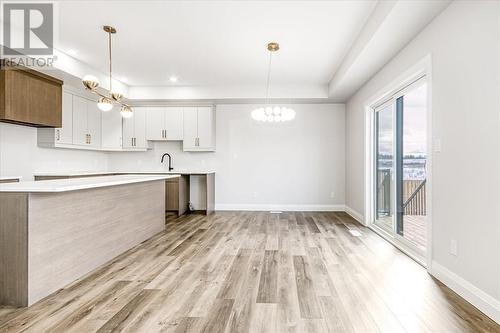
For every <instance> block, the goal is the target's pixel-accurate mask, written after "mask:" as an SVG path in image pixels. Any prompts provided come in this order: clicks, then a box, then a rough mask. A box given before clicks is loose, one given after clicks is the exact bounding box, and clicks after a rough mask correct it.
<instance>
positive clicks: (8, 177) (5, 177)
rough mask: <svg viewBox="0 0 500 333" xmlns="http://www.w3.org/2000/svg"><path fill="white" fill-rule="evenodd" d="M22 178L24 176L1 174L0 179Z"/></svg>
mask: <svg viewBox="0 0 500 333" xmlns="http://www.w3.org/2000/svg"><path fill="white" fill-rule="evenodd" d="M21 178H23V177H21V176H0V180H11V179H18V180H20V179H21Z"/></svg>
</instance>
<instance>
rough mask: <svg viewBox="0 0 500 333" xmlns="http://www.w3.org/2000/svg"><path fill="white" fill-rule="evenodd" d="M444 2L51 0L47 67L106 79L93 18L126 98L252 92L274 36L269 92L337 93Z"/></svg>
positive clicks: (330, 98) (261, 91)
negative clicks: (51, 47) (53, 54)
mask: <svg viewBox="0 0 500 333" xmlns="http://www.w3.org/2000/svg"><path fill="white" fill-rule="evenodd" d="M450 2H451V0H432V1H430V0H429V1H428V0H383V1H375V0H349V1H339V0H332V1H327V0H325V1H278V0H276V1H272V0H269V1H243V0H242V1H236V0H234V1H230V0H227V1H209V0H206V1H137V0H136V1H131V0H129V1H58V2H57V3H58V11H59V16H58V17H59V20H58V25H59V29H58V31H59V38H58V43H57V44H56V48H57V49H58V50H59V51H61V52H58V53H59V54H60V55H61V56H60V57H59V60H58V62H57V64H56V66H57V67H58V68H59V69H60V70H61V71H62V73H68V74H71V75H72V78H73V79H74V80H75V82H76V81H79V79H78V78H80V77H82V76H83V75H85V73H88V70H89V69H92V71H94V73H96V75H98V76H99V77H100V78H101V79H102V78H103V77H104V80H102V81H101V82H103V85H104V86H107V80H106V79H105V76H104V75H105V74H104V73H106V72H107V66H108V63H107V57H108V54H107V36H106V34H105V33H104V32H103V31H102V26H103V25H112V26H114V27H116V28H117V30H118V33H117V34H116V35H114V36H113V72H114V74H115V75H114V76H115V78H117V79H119V80H121V81H122V82H123V83H125V85H123V84H122V85H121V87H122V88H123V89H121V92H122V93H124V94H125V96H127V97H128V98H130V99H134V100H148V101H152V100H157V101H166V100H169V101H176V100H179V101H185V100H211V101H218V102H226V101H232V102H235V101H238V100H245V101H247V100H259V99H262V98H263V97H265V80H266V74H267V65H268V59H269V58H268V57H269V54H268V52H267V50H266V44H267V42H269V41H278V42H279V43H280V45H281V49H280V51H279V52H278V53H277V54H276V56H275V57H274V58H273V67H272V80H271V98H280V99H287V100H288V101H296V102H300V101H308V102H319V103H321V102H346V101H347V100H348V99H349V97H350V96H352V95H353V94H354V93H355V92H356V91H357V90H358V89H359V88H360V87H362V86H363V85H364V84H365V82H367V81H368V80H369V79H370V78H371V77H372V76H373V75H374V74H375V73H377V72H378V71H379V70H380V69H381V68H382V67H383V66H384V64H386V63H387V62H388V61H390V59H391V58H392V57H394V56H395V55H396V54H397V53H398V52H399V51H400V50H401V49H402V48H403V47H404V46H405V45H406V44H407V43H408V42H410V41H411V40H412V39H413V38H414V37H415V36H416V35H417V34H418V33H419V32H420V31H421V30H422V29H424V28H425V26H427V24H429V23H430V22H431V21H432V20H433V19H434V18H435V17H436V16H437V15H439V13H441V12H442V11H443V10H444V9H445V8H446V7H447V6H448V4H449V3H450ZM56 15H57V14H56ZM69 50H74V51H76V52H75V54H74V55H72V57H73V58H72V57H68V56H67V55H65V54H64V53H68V51H69ZM95 70H97V71H95ZM170 76H176V77H178V78H179V80H178V82H176V83H172V82H169V77H170ZM65 81H66V82H67V81H68V80H66V79H65ZM77 85H78V86H80V87H81V85H79V84H77Z"/></svg>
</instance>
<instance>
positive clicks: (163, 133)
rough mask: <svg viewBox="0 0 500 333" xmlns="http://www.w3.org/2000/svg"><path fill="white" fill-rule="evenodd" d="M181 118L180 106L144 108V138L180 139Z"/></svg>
mask: <svg viewBox="0 0 500 333" xmlns="http://www.w3.org/2000/svg"><path fill="white" fill-rule="evenodd" d="M182 119H183V114H182V108H180V107H148V108H146V139H147V140H151V141H167V140H172V141H174V140H182V138H183V136H182V133H183V121H182Z"/></svg>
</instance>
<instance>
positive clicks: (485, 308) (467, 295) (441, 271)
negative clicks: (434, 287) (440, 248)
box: [429, 261, 500, 324]
mask: <svg viewBox="0 0 500 333" xmlns="http://www.w3.org/2000/svg"><path fill="white" fill-rule="evenodd" d="M429 272H430V273H431V274H432V275H433V276H434V277H435V278H436V279H438V280H439V281H441V282H443V283H444V284H445V285H446V286H448V287H449V288H450V289H451V290H453V291H454V292H456V293H457V294H459V295H460V296H461V297H463V298H464V299H465V300H467V302H469V303H471V304H472V305H474V306H475V307H476V308H478V309H479V310H480V311H481V312H483V313H484V314H485V315H487V316H488V317H490V318H491V319H493V320H494V321H496V322H497V323H499V324H500V301H499V300H497V299H495V298H494V297H493V296H491V295H489V294H487V293H485V292H484V291H482V290H481V289H479V288H477V287H476V286H475V285H473V284H472V283H470V282H469V281H467V280H465V279H463V278H461V277H460V276H458V275H457V274H455V273H453V272H452V271H450V270H449V269H447V268H445V267H444V266H442V265H440V264H438V263H437V262H435V261H432V267H431V269H430V270H429Z"/></svg>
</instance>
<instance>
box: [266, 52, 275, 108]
mask: <svg viewBox="0 0 500 333" xmlns="http://www.w3.org/2000/svg"><path fill="white" fill-rule="evenodd" d="M272 59H273V53H272V52H271V51H269V65H268V67H267V86H266V104H269V86H270V83H271V62H272Z"/></svg>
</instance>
